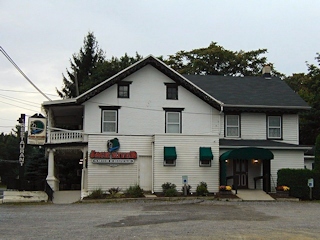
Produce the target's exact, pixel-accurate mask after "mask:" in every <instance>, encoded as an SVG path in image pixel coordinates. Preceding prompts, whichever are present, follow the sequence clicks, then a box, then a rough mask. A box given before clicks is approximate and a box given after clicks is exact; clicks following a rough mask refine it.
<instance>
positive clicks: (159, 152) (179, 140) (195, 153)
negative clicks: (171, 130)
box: [154, 135, 219, 192]
mask: <svg viewBox="0 0 320 240" xmlns="http://www.w3.org/2000/svg"><path fill="white" fill-rule="evenodd" d="M218 144H219V140H218V136H198V135H197V136H186V135H171V136H168V135H155V138H154V191H155V192H161V191H162V187H161V185H162V184H163V183H165V182H171V183H174V184H175V185H176V186H177V190H178V191H181V188H182V185H183V184H182V176H188V184H189V185H190V186H191V187H192V188H191V191H192V192H195V191H196V188H197V185H198V184H199V183H200V182H202V181H203V182H206V183H207V185H208V190H209V191H210V192H217V191H218V187H219V145H218ZM165 146H166V147H170V146H174V147H176V151H177V160H176V166H163V161H164V147H165ZM199 147H211V149H212V153H213V155H214V158H213V160H212V162H211V167H199Z"/></svg>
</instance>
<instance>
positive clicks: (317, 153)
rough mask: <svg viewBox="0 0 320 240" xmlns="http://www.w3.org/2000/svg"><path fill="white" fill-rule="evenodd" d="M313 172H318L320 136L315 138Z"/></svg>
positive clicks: (319, 169) (319, 165)
mask: <svg viewBox="0 0 320 240" xmlns="http://www.w3.org/2000/svg"><path fill="white" fill-rule="evenodd" d="M314 170H316V171H318V172H320V134H319V135H318V136H317V139H316V145H315V153H314Z"/></svg>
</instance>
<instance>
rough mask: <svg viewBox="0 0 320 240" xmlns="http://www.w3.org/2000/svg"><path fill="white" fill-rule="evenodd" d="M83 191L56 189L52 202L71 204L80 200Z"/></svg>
mask: <svg viewBox="0 0 320 240" xmlns="http://www.w3.org/2000/svg"><path fill="white" fill-rule="evenodd" d="M80 198H81V191H56V192H54V193H53V200H52V202H53V203H55V204H70V203H75V202H77V201H79V200H80Z"/></svg>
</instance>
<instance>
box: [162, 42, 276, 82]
mask: <svg viewBox="0 0 320 240" xmlns="http://www.w3.org/2000/svg"><path fill="white" fill-rule="evenodd" d="M266 52H267V49H258V50H253V51H248V52H245V51H242V50H241V51H239V52H234V51H230V50H226V49H224V48H223V47H222V46H219V45H218V44H217V43H215V42H212V43H211V44H210V45H209V47H207V48H199V49H194V50H192V51H179V52H177V53H176V54H175V55H170V56H169V58H168V59H167V60H165V62H166V63H167V64H168V65H169V66H171V67H172V68H173V69H175V70H176V71H178V72H179V73H181V74H199V75H224V76H256V75H261V72H262V68H263V66H264V65H267V64H268V63H267V58H266V57H263V56H261V55H262V54H265V53H266ZM269 64H270V63H269ZM270 65H271V67H272V64H270ZM273 73H274V75H277V76H282V75H281V74H280V73H279V72H277V71H275V70H273Z"/></svg>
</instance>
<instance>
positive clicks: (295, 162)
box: [271, 150, 304, 191]
mask: <svg viewBox="0 0 320 240" xmlns="http://www.w3.org/2000/svg"><path fill="white" fill-rule="evenodd" d="M271 151H272V152H273V154H274V159H273V160H271V191H275V187H276V186H277V176H278V175H277V174H278V170H279V169H282V168H292V169H302V168H304V151H303V150H300V151H298V150H271Z"/></svg>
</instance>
